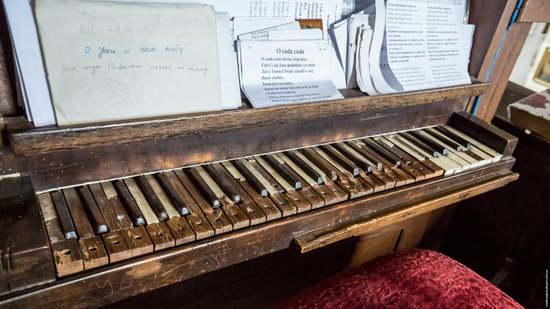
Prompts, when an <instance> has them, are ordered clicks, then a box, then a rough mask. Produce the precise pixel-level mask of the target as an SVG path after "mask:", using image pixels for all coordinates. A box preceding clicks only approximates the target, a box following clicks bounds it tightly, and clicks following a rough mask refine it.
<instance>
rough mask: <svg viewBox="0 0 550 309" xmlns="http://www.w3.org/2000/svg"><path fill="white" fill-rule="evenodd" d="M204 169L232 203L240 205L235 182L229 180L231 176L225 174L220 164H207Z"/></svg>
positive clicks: (231, 179) (240, 199)
mask: <svg viewBox="0 0 550 309" xmlns="http://www.w3.org/2000/svg"><path fill="white" fill-rule="evenodd" d="M205 169H206V171H207V172H208V174H210V176H211V177H212V178H213V179H214V181H216V183H217V184H218V185H219V186H220V188H221V189H222V190H223V192H224V193H225V194H227V196H229V198H230V199H231V200H232V201H233V202H234V203H240V202H241V201H242V198H241V195H240V193H239V188H238V187H236V186H237V184H236V183H235V180H234V179H233V178H231V174H229V172H227V170H226V169H225V168H224V167H223V165H222V164H221V163H214V164H208V165H206V166H205Z"/></svg>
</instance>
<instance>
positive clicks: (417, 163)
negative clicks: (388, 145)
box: [386, 135, 444, 179]
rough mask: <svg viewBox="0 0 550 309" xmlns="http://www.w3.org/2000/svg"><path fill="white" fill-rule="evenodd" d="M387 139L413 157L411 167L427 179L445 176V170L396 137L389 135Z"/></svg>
mask: <svg viewBox="0 0 550 309" xmlns="http://www.w3.org/2000/svg"><path fill="white" fill-rule="evenodd" d="M386 138H387V139H388V140H389V141H390V142H392V143H393V144H394V145H395V146H397V147H399V148H400V149H402V150H403V151H405V152H406V153H407V154H409V155H410V156H411V158H412V159H411V160H412V163H411V166H412V167H413V168H414V169H416V170H417V171H419V172H421V173H422V174H424V178H425V179H430V178H433V177H437V176H441V175H443V172H444V170H443V169H442V168H441V167H439V166H437V165H435V164H434V163H433V162H431V161H429V160H426V156H424V155H422V154H420V153H419V152H417V151H416V150H413V149H412V148H411V147H409V146H408V145H407V144H406V143H405V142H404V141H403V140H401V139H400V138H398V137H397V136H395V135H388V136H386Z"/></svg>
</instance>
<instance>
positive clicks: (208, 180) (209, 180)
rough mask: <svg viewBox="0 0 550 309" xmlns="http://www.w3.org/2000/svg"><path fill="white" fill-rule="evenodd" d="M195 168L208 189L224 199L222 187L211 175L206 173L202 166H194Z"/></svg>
mask: <svg viewBox="0 0 550 309" xmlns="http://www.w3.org/2000/svg"><path fill="white" fill-rule="evenodd" d="M195 169H196V170H197V172H199V175H200V176H201V177H202V179H203V180H204V182H206V184H207V185H208V186H209V187H210V190H212V192H214V194H215V195H216V196H217V197H218V198H219V199H225V193H224V192H223V190H222V188H221V187H220V186H219V185H218V184H217V183H216V181H215V180H214V179H213V178H212V176H210V174H208V172H207V171H206V170H205V169H204V167H202V166H196V167H195Z"/></svg>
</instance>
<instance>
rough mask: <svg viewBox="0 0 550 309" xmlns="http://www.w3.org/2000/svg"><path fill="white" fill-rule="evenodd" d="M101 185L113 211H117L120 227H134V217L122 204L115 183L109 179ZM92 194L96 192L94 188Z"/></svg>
mask: <svg viewBox="0 0 550 309" xmlns="http://www.w3.org/2000/svg"><path fill="white" fill-rule="evenodd" d="M100 186H101V189H103V192H104V193H105V196H106V197H107V201H108V202H109V205H110V206H111V208H112V209H113V212H114V213H115V216H116V219H117V221H118V224H119V226H120V228H121V229H123V228H129V227H133V226H134V225H133V224H132V219H131V218H130V216H129V215H128V213H127V212H126V209H124V205H122V202H121V201H120V199H119V197H118V194H117V192H116V190H115V187H114V186H113V184H112V183H111V182H109V181H106V182H103V183H101V184H100ZM92 194H95V193H94V190H92ZM107 224H108V223H107Z"/></svg>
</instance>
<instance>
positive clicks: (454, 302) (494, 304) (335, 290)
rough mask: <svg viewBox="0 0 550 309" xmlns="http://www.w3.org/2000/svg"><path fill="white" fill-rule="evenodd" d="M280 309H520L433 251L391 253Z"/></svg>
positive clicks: (317, 286)
mask: <svg viewBox="0 0 550 309" xmlns="http://www.w3.org/2000/svg"><path fill="white" fill-rule="evenodd" d="M278 307H279V308H331V309H332V308H522V306H521V305H519V304H518V303H516V302H515V301H514V300H513V299H511V298H510V297H509V296H508V295H506V294H504V293H503V292H502V291H500V290H499V289H498V288H497V287H495V286H494V285H492V284H491V283H490V282H488V281H487V280H485V279H483V278H482V277H480V276H479V275H478V274H476V273H475V272H473V271H472V270H470V269H469V268H467V267H466V266H464V265H462V264H460V263H458V262H457V261H454V260H453V259H451V258H449V257H447V256H445V255H442V254H440V253H437V252H433V251H428V250H413V251H408V252H395V253H392V254H389V255H386V256H383V257H380V258H378V259H375V260H373V261H371V262H369V263H366V264H364V265H362V266H360V267H358V268H355V269H352V270H351V271H348V272H346V273H342V274H338V275H336V276H335V277H332V278H328V279H326V280H324V281H322V282H320V283H319V284H316V285H315V286H313V287H311V288H309V289H307V290H306V291H304V292H302V293H300V294H299V295H297V296H295V297H294V298H292V299H290V300H288V301H286V302H284V303H282V304H280V305H279V306H278Z"/></svg>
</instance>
